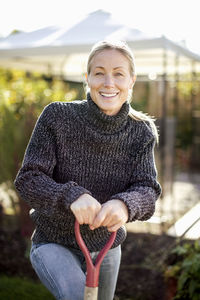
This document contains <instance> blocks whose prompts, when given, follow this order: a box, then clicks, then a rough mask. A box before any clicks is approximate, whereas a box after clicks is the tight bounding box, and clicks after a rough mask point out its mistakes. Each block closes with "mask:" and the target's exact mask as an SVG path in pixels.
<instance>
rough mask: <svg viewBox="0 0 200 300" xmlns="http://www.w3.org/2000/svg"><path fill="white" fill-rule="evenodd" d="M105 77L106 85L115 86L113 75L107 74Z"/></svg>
mask: <svg viewBox="0 0 200 300" xmlns="http://www.w3.org/2000/svg"><path fill="white" fill-rule="evenodd" d="M104 78H105V81H104V86H105V87H113V86H114V80H113V78H112V76H110V75H106V76H105V77H104Z"/></svg>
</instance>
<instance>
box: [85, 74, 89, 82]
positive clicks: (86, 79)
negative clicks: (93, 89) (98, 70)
mask: <svg viewBox="0 0 200 300" xmlns="http://www.w3.org/2000/svg"><path fill="white" fill-rule="evenodd" d="M85 81H86V82H87V84H88V74H87V73H85Z"/></svg>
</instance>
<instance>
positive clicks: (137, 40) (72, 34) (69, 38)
mask: <svg viewBox="0 0 200 300" xmlns="http://www.w3.org/2000/svg"><path fill="white" fill-rule="evenodd" d="M103 39H119V40H125V41H126V42H127V43H128V44H129V46H130V47H131V48H132V50H133V53H134V55H135V59H136V70H137V74H138V75H148V74H150V73H151V74H152V73H154V74H163V73H165V72H168V73H175V72H179V73H185V72H190V71H191V66H193V71H195V70H199V68H200V55H197V54H195V53H193V52H191V51H190V50H189V49H188V48H186V47H185V46H183V45H180V44H178V43H175V42H173V41H171V40H169V39H167V38H166V37H164V36H160V37H151V36H149V35H147V34H145V33H143V32H141V31H140V30H137V29H133V28H130V27H127V26H125V25H123V24H121V23H120V22H118V21H116V20H114V19H113V17H112V15H111V14H110V13H108V12H105V11H103V10H98V11H95V12H93V13H90V14H89V15H87V16H86V17H85V18H84V19H83V20H81V21H80V22H78V23H77V24H75V25H74V26H72V27H70V28H67V29H66V28H62V27H58V26H52V27H47V28H44V29H40V30H36V31H33V32H29V33H24V32H22V33H18V34H14V35H10V36H8V37H7V38H3V39H0V66H3V67H7V68H19V69H24V70H28V71H39V72H43V73H51V74H54V75H62V76H64V77H65V78H66V79H69V80H75V81H82V80H83V73H84V72H85V71H86V62H87V56H88V53H89V51H90V49H91V47H92V45H93V44H94V43H96V42H98V41H100V40H103ZM194 62H196V67H194ZM194 68H196V69H194Z"/></svg>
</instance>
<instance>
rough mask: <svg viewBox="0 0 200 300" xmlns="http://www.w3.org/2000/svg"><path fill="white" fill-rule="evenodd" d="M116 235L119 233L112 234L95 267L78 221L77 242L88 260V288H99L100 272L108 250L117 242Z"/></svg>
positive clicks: (76, 227)
mask: <svg viewBox="0 0 200 300" xmlns="http://www.w3.org/2000/svg"><path fill="white" fill-rule="evenodd" d="M116 234H117V232H112V233H111V235H110V238H109V240H108V241H107V243H106V245H105V246H104V247H103V249H101V251H100V252H99V254H98V256H97V258H96V261H95V265H94V264H93V262H92V259H91V256H90V252H89V250H88V248H87V247H86V245H85V242H84V241H83V238H82V236H81V233H80V225H79V223H78V221H77V220H76V221H75V236H76V241H77V243H78V245H79V247H80V249H81V250H82V252H83V254H84V256H85V260H86V266H87V275H86V286H87V287H92V288H93V287H98V283H99V270H100V266H101V263H102V261H103V259H104V257H105V255H106V253H107V252H108V250H109V249H110V248H111V247H112V245H113V243H114V241H115V237H116Z"/></svg>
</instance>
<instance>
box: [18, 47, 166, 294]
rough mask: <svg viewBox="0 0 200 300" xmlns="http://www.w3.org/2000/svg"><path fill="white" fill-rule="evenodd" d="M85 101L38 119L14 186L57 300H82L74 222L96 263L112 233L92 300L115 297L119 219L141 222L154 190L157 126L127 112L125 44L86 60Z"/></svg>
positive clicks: (54, 106) (130, 78) (59, 105)
mask: <svg viewBox="0 0 200 300" xmlns="http://www.w3.org/2000/svg"><path fill="white" fill-rule="evenodd" d="M86 81H87V85H88V89H89V92H88V94H87V100H83V101H73V102H70V103H64V102H55V103H51V104H49V105H48V106H47V107H45V109H44V111H43V112H42V114H41V116H40V117H39V119H38V121H37V124H36V126H35V129H34V131H33V134H32V137H31V139H30V142H29V145H28V147H27V150H26V153H25V157H24V161H23V165H22V168H21V169H20V171H19V173H18V175H17V178H16V180H15V185H16V188H17V190H18V192H19V193H20V195H21V197H22V198H23V199H24V200H25V201H27V203H28V204H29V205H30V206H31V207H32V208H33V209H32V211H31V217H32V219H33V221H34V222H35V224H36V230H35V232H34V234H33V236H32V242H33V245H32V249H31V262H32V265H33V268H34V269H35V271H36V272H37V274H38V276H39V278H40V279H41V281H42V282H43V284H44V285H45V286H46V287H47V288H48V289H49V290H50V291H51V293H52V294H53V295H54V296H55V298H56V299H60V300H61V299H62V300H64V299H68V300H69V299H70V300H79V299H80V300H81V299H83V293H84V285H85V262H84V257H83V255H82V253H81V251H80V249H79V247H78V245H77V243H76V241H75V236H74V221H75V218H76V219H77V220H78V222H79V223H80V224H83V226H82V228H81V231H82V235H83V238H84V240H85V242H86V244H87V247H88V249H89V251H90V252H91V256H92V257H93V258H94V259H95V257H96V256H97V254H98V251H99V250H100V249H101V248H102V247H103V246H104V245H105V243H106V241H107V239H108V237H109V235H110V232H113V231H117V236H116V239H115V242H114V244H113V246H112V249H111V250H109V252H108V254H107V255H106V257H105V259H104V261H103V264H102V266H101V271H100V278H99V293H98V297H99V298H98V299H101V300H111V299H113V297H114V292H115V287H116V282H117V276H118V270H119V265H120V255H121V254H120V245H121V243H122V242H123V241H124V239H125V237H126V231H125V227H124V226H123V225H124V224H125V223H126V222H132V221H135V220H147V219H148V218H150V217H151V216H152V214H153V213H154V209H155V201H156V200H157V198H158V197H159V195H160V193H161V188H160V185H159V183H158V182H157V178H156V176H157V174H156V169H155V163H154V154H153V151H154V145H155V141H156V139H157V131H156V127H155V125H154V123H153V121H152V119H151V118H149V117H147V116H146V115H144V114H142V113H138V112H136V111H134V110H133V109H131V108H130V105H129V98H130V94H131V91H132V88H133V85H134V82H135V70H134V59H133V55H132V53H131V50H130V49H129V47H128V46H127V45H126V44H125V43H122V42H118V43H111V42H106V41H103V42H100V43H98V44H96V45H95V46H94V47H93V49H92V50H91V53H90V55H89V59H88V66H87V76H86Z"/></svg>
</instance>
